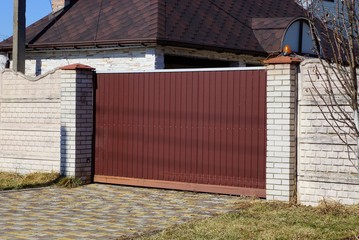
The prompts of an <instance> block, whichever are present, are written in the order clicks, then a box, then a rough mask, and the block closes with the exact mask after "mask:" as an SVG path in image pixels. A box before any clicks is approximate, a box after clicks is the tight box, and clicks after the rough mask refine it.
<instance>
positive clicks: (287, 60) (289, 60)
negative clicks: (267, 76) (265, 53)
mask: <svg viewBox="0 0 359 240" xmlns="http://www.w3.org/2000/svg"><path fill="white" fill-rule="evenodd" d="M302 61H303V60H302V59H300V58H298V57H289V56H279V57H275V58H271V59H267V60H264V61H263V63H264V64H267V65H268V64H298V63H301V62H302Z"/></svg>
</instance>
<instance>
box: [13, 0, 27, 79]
mask: <svg viewBox="0 0 359 240" xmlns="http://www.w3.org/2000/svg"><path fill="white" fill-rule="evenodd" d="M25 12H26V0H14V34H13V47H12V48H13V49H12V60H13V70H14V71H15V72H21V73H25V44H26V18H25Z"/></svg>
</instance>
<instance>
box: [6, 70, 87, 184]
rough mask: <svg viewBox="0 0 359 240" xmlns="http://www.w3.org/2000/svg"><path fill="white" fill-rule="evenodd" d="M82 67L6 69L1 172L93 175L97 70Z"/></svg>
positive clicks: (85, 177)
mask: <svg viewBox="0 0 359 240" xmlns="http://www.w3.org/2000/svg"><path fill="white" fill-rule="evenodd" d="M82 67H83V66H80V68H79V67H78V66H75V67H74V66H73V67H72V68H67V69H63V70H60V69H57V70H55V71H51V72H49V73H47V74H46V75H42V76H39V77H36V78H32V77H27V76H24V75H22V74H19V73H15V72H13V71H11V70H5V71H0V171H9V172H18V173H30V172H37V171H40V172H51V171H55V172H61V173H62V174H63V175H67V176H75V177H81V178H83V180H85V181H89V180H90V178H91V163H92V137H93V134H92V132H93V130H92V126H93V82H92V81H93V74H92V69H91V68H85V69H82Z"/></svg>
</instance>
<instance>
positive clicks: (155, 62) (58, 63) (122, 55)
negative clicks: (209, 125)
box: [11, 47, 263, 76]
mask: <svg viewBox="0 0 359 240" xmlns="http://www.w3.org/2000/svg"><path fill="white" fill-rule="evenodd" d="M165 54H169V55H177V56H185V57H196V58H204V59H214V60H223V61H231V62H233V63H234V65H233V66H234V67H238V66H246V64H255V65H261V61H262V60H263V58H262V57H253V56H249V55H237V54H233V53H219V52H215V51H205V50H196V49H189V48H179V47H147V48H146V47H129V48H118V49H108V50H63V51H61V52H60V51H56V52H55V51H51V50H47V51H37V52H27V53H26V59H27V60H26V70H25V71H26V74H27V75H30V76H35V75H40V74H44V73H46V72H48V71H51V70H52V69H54V68H57V67H62V66H67V65H70V64H75V63H81V64H85V65H88V66H91V67H94V68H96V70H97V71H138V70H154V69H163V68H164V55H165ZM236 63H237V64H236ZM11 64H12V63H11Z"/></svg>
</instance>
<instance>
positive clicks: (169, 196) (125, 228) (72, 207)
mask: <svg viewBox="0 0 359 240" xmlns="http://www.w3.org/2000/svg"><path fill="white" fill-rule="evenodd" d="M238 200H239V199H238V197H232V196H223V195H214V194H196V193H190V192H177V191H168V190H157V189H144V188H132V187H123V186H111V185H101V184H92V185H87V186H83V187H79V188H75V189H63V188H44V189H38V190H29V191H15V192H0V239H1V240H5V239H116V238H123V237H126V236H127V237H130V236H133V235H134V234H141V233H145V232H149V231H155V230H161V229H165V228H167V227H170V226H172V225H174V224H180V223H183V222H186V221H188V220H190V219H195V218H202V217H207V216H211V215H214V214H219V213H223V212H228V211H230V210H231V209H233V208H232V207H233V205H234V204H235V202H237V201H238Z"/></svg>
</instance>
